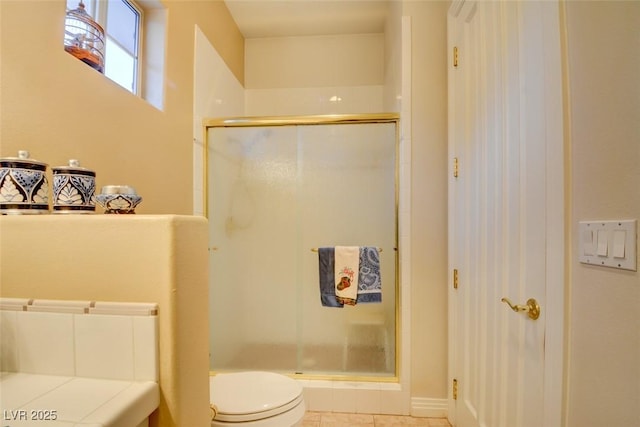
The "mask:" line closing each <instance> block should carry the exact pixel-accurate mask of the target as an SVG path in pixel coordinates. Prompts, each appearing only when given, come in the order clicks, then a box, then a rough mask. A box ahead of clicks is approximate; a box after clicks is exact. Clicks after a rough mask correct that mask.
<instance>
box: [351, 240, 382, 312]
mask: <svg viewBox="0 0 640 427" xmlns="http://www.w3.org/2000/svg"><path fill="white" fill-rule="evenodd" d="M357 302H358V303H368V302H382V279H381V277H380V253H379V252H378V248H376V247H371V246H363V247H361V248H360V267H359V270H358V298H357Z"/></svg>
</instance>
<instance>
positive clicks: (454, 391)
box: [451, 378, 458, 400]
mask: <svg viewBox="0 0 640 427" xmlns="http://www.w3.org/2000/svg"><path fill="white" fill-rule="evenodd" d="M451 390H452V394H453V400H458V380H457V379H455V378H454V379H453V385H452V386H451Z"/></svg>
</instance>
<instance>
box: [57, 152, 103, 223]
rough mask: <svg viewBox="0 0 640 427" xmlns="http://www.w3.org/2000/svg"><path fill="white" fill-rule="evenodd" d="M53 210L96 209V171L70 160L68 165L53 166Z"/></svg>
mask: <svg viewBox="0 0 640 427" xmlns="http://www.w3.org/2000/svg"><path fill="white" fill-rule="evenodd" d="M52 171H53V212H54V213H93V212H95V210H96V199H95V191H96V173H95V172H94V171H92V170H89V169H87V168H83V167H81V166H80V162H79V161H78V160H75V159H73V160H69V165H68V166H58V167H55V168H52Z"/></svg>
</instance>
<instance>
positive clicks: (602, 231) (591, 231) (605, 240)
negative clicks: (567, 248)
mask: <svg viewBox="0 0 640 427" xmlns="http://www.w3.org/2000/svg"><path fill="white" fill-rule="evenodd" d="M579 225H580V226H579V235H580V237H579V247H578V252H579V258H580V262H581V263H583V264H591V265H598V266H603V267H612V268H620V269H623V270H631V271H637V256H636V254H637V241H638V237H637V231H636V230H637V221H636V220H635V219H631V220H629V219H625V220H607V221H580V223H579Z"/></svg>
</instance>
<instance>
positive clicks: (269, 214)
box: [205, 114, 398, 381]
mask: <svg viewBox="0 0 640 427" xmlns="http://www.w3.org/2000/svg"><path fill="white" fill-rule="evenodd" d="M205 133H206V135H205V141H206V183H205V194H206V199H207V200H206V205H205V206H206V209H207V216H208V218H209V233H210V234H209V241H210V245H209V246H210V247H209V260H210V261H209V263H210V279H209V280H210V285H209V286H210V293H209V295H210V296H209V298H210V301H209V303H210V305H209V306H210V334H211V337H210V369H211V370H212V371H217V372H220V371H238V370H268V371H272V372H279V373H285V374H291V375H296V374H297V375H299V376H310V377H319V378H320V377H331V378H334V377H348V378H360V379H366V378H372V380H375V381H378V380H382V381H385V380H393V379H397V363H396V360H397V354H396V353H397V352H396V348H397V342H396V341H397V339H396V336H397V330H398V244H397V243H398V207H397V206H398V185H397V182H398V161H397V157H398V156H397V150H398V117H397V115H394V114H367V115H358V116H344V115H343V116H309V117H278V118H242V119H221V120H207V121H206V122H205ZM327 246H328V247H332V246H373V247H376V248H378V249H379V251H380V252H379V255H380V273H381V284H382V302H379V303H358V304H356V305H354V306H344V307H325V306H323V305H322V303H321V299H320V287H319V262H318V252H317V248H319V247H327Z"/></svg>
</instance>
